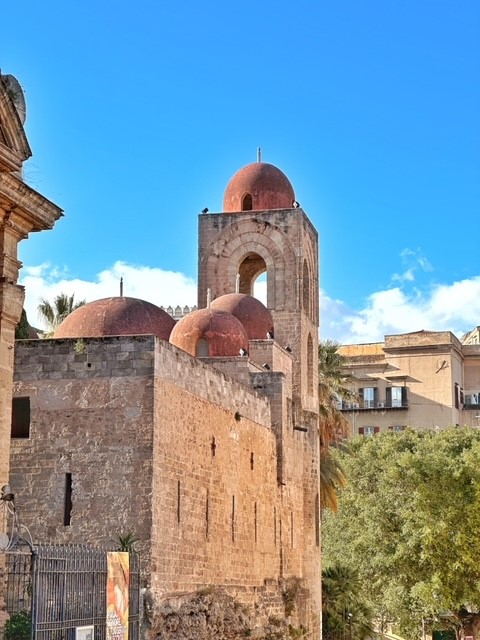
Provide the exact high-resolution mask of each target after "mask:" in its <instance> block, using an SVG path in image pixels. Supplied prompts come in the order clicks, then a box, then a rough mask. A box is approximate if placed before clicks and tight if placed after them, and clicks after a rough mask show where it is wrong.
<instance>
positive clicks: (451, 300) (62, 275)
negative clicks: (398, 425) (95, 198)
mask: <svg viewBox="0 0 480 640" xmlns="http://www.w3.org/2000/svg"><path fill="white" fill-rule="evenodd" d="M121 277H123V280H124V289H123V292H124V295H126V296H130V297H134V298H141V299H143V300H148V301H149V302H153V303H154V304H157V305H159V306H164V307H167V306H169V305H171V306H173V307H175V306H177V305H180V306H182V307H183V306H185V305H188V306H193V305H195V304H197V283H196V282H195V280H193V279H192V278H189V277H187V276H185V275H184V274H183V273H179V272H174V271H165V270H163V269H160V268H154V267H147V266H143V265H132V264H128V263H126V262H116V263H115V264H113V265H112V266H111V267H109V268H107V269H104V270H103V271H101V272H100V273H99V274H98V275H97V276H96V277H95V278H94V279H93V280H92V281H89V280H83V279H81V278H74V277H71V276H70V275H69V273H68V272H66V271H65V270H61V269H58V268H57V267H54V266H52V265H49V264H42V265H35V266H31V267H29V266H26V267H24V268H23V269H22V278H21V284H23V285H24V286H25V289H26V299H25V309H26V311H27V315H28V319H29V322H30V323H31V324H32V325H34V326H37V327H40V328H41V327H42V324H41V322H40V320H39V317H38V314H37V307H38V303H39V300H40V298H46V299H47V300H50V301H52V300H53V298H54V297H55V296H56V295H58V294H59V293H66V294H68V295H71V294H72V293H73V294H75V299H76V300H82V299H85V300H87V302H90V301H92V300H97V299H99V298H106V297H110V296H115V295H118V294H119V291H120V278H121ZM265 289H266V283H265V282H264V281H260V282H259V283H257V288H256V289H255V295H256V296H257V297H258V298H260V299H263V300H264V299H265V293H266V292H265ZM320 301H321V302H320V309H321V323H320V335H321V338H322V339H325V338H332V339H334V340H337V341H338V342H341V343H343V344H349V343H350V344H351V343H365V342H381V341H383V339H384V336H385V335H387V334H395V333H406V332H409V331H418V330H420V329H429V330H432V331H445V330H449V331H453V332H454V333H456V334H457V335H461V334H462V333H464V332H466V331H469V330H470V329H472V328H473V327H476V326H477V325H478V324H480V276H475V277H473V278H470V279H466V280H461V281H458V282H454V283H451V284H437V285H435V286H433V287H431V288H430V289H425V290H419V289H418V288H416V289H415V290H413V291H411V292H406V291H404V290H403V289H402V288H401V285H400V284H399V285H398V286H391V287H389V288H387V289H385V290H383V291H376V292H374V293H372V294H371V295H369V296H368V298H366V300H365V304H364V305H363V308H360V309H352V308H350V307H349V306H348V305H347V304H346V303H345V302H343V301H342V300H336V299H334V298H331V297H329V296H328V295H327V293H326V292H320Z"/></svg>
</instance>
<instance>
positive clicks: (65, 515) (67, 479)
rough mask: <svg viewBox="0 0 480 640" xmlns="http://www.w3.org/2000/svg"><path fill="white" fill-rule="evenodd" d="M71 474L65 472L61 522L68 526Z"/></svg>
mask: <svg viewBox="0 0 480 640" xmlns="http://www.w3.org/2000/svg"><path fill="white" fill-rule="evenodd" d="M72 508H73V503H72V474H71V473H66V474H65V508H64V512H63V524H64V526H65V527H69V526H70V524H71V520H72Z"/></svg>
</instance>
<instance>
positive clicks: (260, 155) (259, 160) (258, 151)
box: [257, 147, 262, 162]
mask: <svg viewBox="0 0 480 640" xmlns="http://www.w3.org/2000/svg"><path fill="white" fill-rule="evenodd" d="M261 161H262V149H261V148H260V147H258V149H257V162H261Z"/></svg>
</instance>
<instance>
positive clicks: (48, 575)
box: [5, 545, 140, 640]
mask: <svg viewBox="0 0 480 640" xmlns="http://www.w3.org/2000/svg"><path fill="white" fill-rule="evenodd" d="M6 580H7V584H6V598H5V600H6V608H7V611H8V612H9V614H10V615H12V614H20V612H25V611H26V612H29V613H30V619H31V623H32V638H33V640H75V633H76V628H77V627H88V626H92V625H93V627H94V635H93V638H92V640H105V638H106V618H107V594H106V587H107V552H106V551H105V550H102V549H93V548H89V547H84V546H80V545H66V546H50V545H40V546H35V547H34V548H33V551H32V552H29V553H26V552H24V551H22V552H20V551H14V552H9V553H7V554H6ZM139 636H140V563H139V559H138V556H137V554H135V553H131V554H130V588H129V634H128V637H129V640H139Z"/></svg>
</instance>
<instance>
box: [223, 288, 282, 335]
mask: <svg viewBox="0 0 480 640" xmlns="http://www.w3.org/2000/svg"><path fill="white" fill-rule="evenodd" d="M211 308H212V309H216V310H218V311H227V312H228V313H231V314H232V315H234V316H235V317H236V318H237V319H238V320H240V322H241V323H242V324H243V326H244V327H245V331H246V332H247V335H248V338H249V340H265V339H266V338H267V337H268V334H270V336H272V337H273V318H272V314H271V313H270V311H269V310H268V309H267V308H266V307H265V305H264V304H262V303H261V302H260V300H257V298H254V297H253V296H248V295H246V294H245V293H228V294H226V295H224V296H220V297H219V298H216V300H214V301H213V302H212V304H211Z"/></svg>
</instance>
